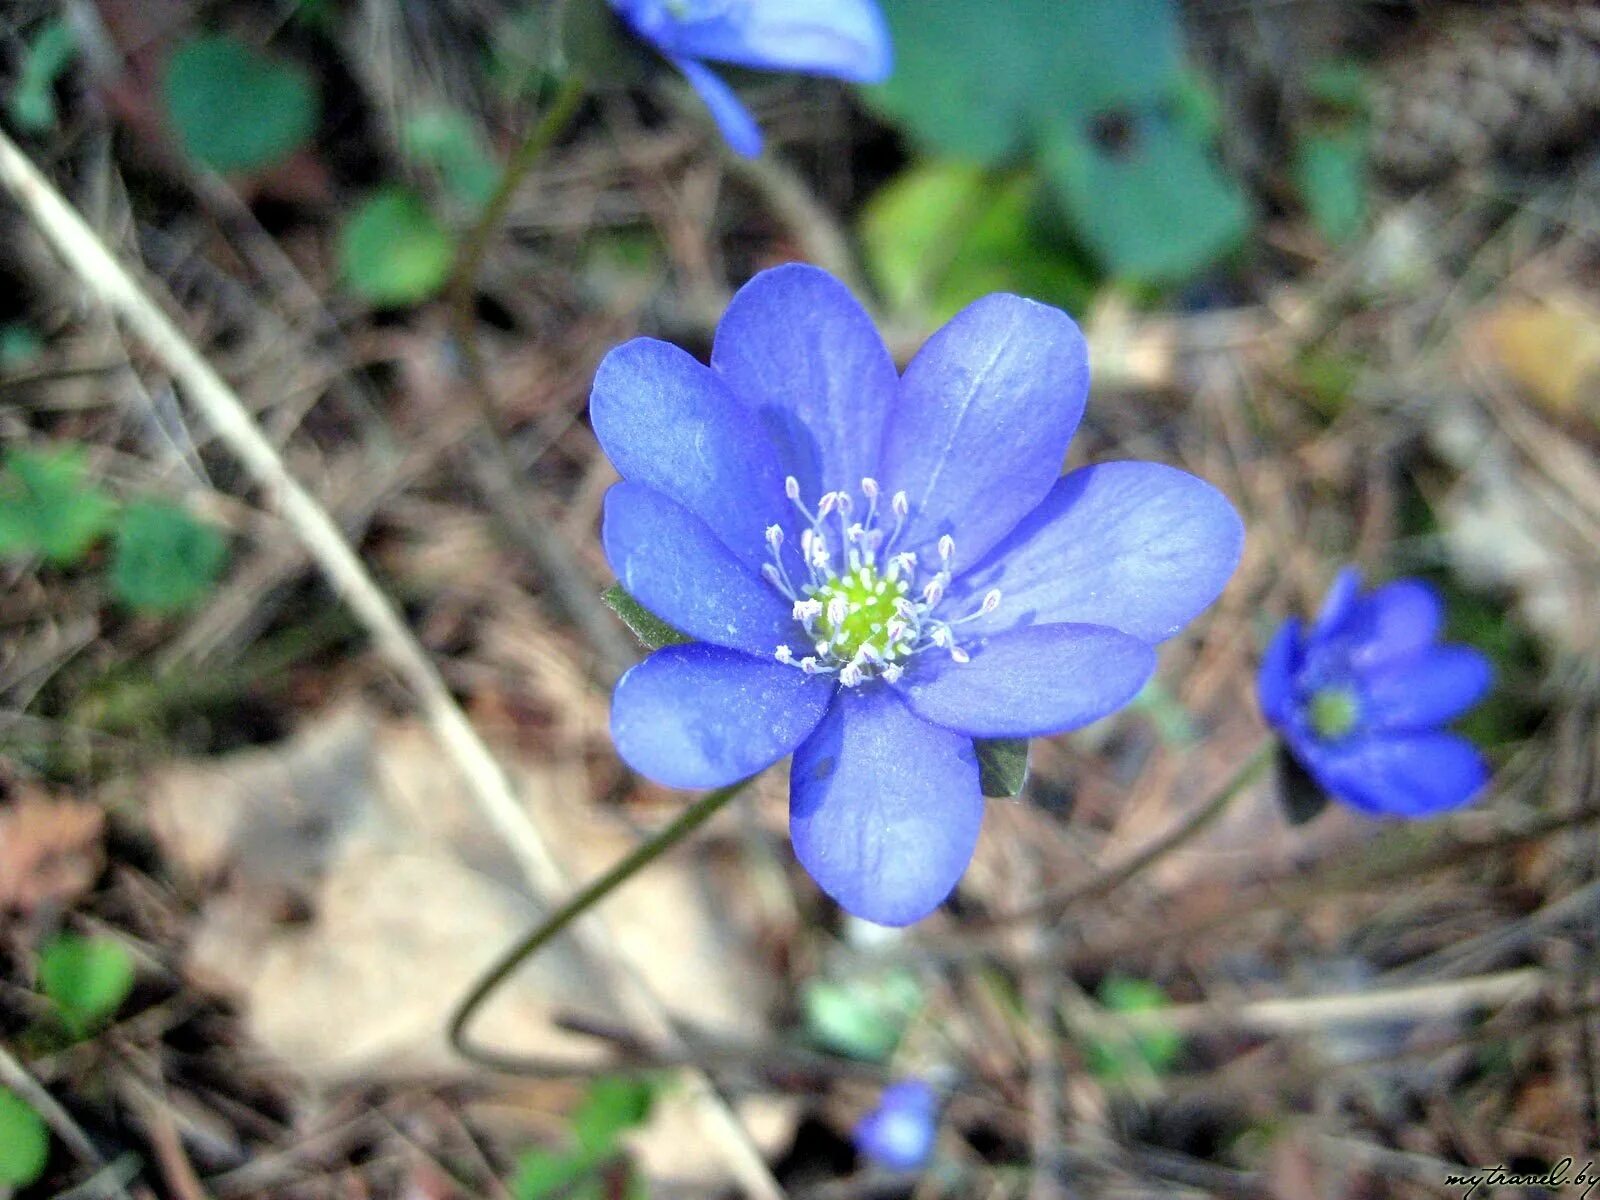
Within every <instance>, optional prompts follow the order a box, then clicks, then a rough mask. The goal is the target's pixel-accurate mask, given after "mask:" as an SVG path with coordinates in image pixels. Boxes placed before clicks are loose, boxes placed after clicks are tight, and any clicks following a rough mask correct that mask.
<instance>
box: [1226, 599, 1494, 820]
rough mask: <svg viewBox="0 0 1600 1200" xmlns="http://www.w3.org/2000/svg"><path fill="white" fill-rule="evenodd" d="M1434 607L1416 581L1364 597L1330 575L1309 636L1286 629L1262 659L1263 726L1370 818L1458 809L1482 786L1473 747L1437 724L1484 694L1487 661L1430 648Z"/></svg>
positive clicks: (1483, 775) (1289, 625)
mask: <svg viewBox="0 0 1600 1200" xmlns="http://www.w3.org/2000/svg"><path fill="white" fill-rule="evenodd" d="M1443 611H1444V610H1443V606H1442V605H1441V603H1440V601H1439V596H1438V593H1436V592H1435V591H1434V590H1433V588H1431V587H1430V586H1429V585H1427V584H1426V583H1423V582H1422V581H1421V580H1418V579H1401V580H1398V581H1396V582H1394V583H1390V584H1386V585H1384V586H1383V587H1380V588H1378V589H1376V590H1375V591H1372V592H1370V593H1367V594H1365V595H1362V594H1361V576H1360V574H1359V573H1358V572H1357V571H1355V570H1354V569H1353V568H1347V569H1346V570H1344V571H1342V572H1340V574H1339V577H1338V579H1337V580H1335V581H1334V584H1333V588H1332V589H1331V590H1330V591H1329V592H1328V598H1327V599H1326V600H1325V601H1324V602H1323V605H1322V612H1321V613H1320V614H1318V616H1317V619H1316V621H1315V622H1313V623H1312V625H1311V626H1310V628H1309V629H1304V630H1302V628H1301V623H1300V621H1299V620H1297V619H1295V618H1291V619H1289V620H1288V621H1286V622H1284V625H1283V628H1282V629H1280V630H1279V631H1278V634H1277V636H1276V637H1275V638H1274V639H1273V641H1272V644H1271V645H1270V646H1269V647H1268V648H1267V653H1266V656H1265V657H1264V659H1263V660H1262V663H1261V672H1260V677H1259V680H1258V684H1257V691H1258V693H1259V696H1260V700H1261V711H1262V713H1263V714H1264V715H1265V717H1266V719H1267V721H1268V723H1270V724H1271V725H1272V726H1273V727H1274V728H1275V729H1277V730H1278V731H1279V732H1280V733H1281V734H1282V735H1283V738H1284V740H1285V742H1287V744H1288V747H1289V751H1290V753H1292V754H1293V755H1294V756H1295V758H1296V759H1298V760H1299V762H1300V764H1301V765H1302V766H1303V767H1305V769H1306V770H1307V771H1308V772H1310V774H1311V776H1312V778H1313V779H1315V780H1316V781H1317V783H1318V784H1319V785H1320V786H1321V787H1322V789H1323V790H1324V791H1326V792H1327V793H1328V794H1329V795H1331V796H1333V797H1335V798H1336V799H1338V800H1341V801H1343V802H1344V803H1346V804H1348V805H1350V806H1351V807H1352V808H1357V809H1360V810H1361V811H1362V812H1365V813H1370V814H1371V815H1373V816H1391V817H1427V816H1432V815H1433V814H1435V813H1439V812H1444V811H1446V810H1448V809H1452V808H1459V807H1460V806H1461V805H1463V804H1465V803H1467V801H1469V800H1471V799H1472V798H1473V796H1474V795H1476V794H1477V793H1478V791H1479V790H1480V789H1482V787H1483V785H1484V784H1485V783H1486V782H1487V781H1488V777H1489V773H1488V768H1487V767H1486V766H1485V764H1484V761H1483V756H1482V755H1480V754H1479V753H1478V751H1477V750H1476V749H1475V748H1474V747H1473V745H1472V743H1470V742H1468V741H1467V740H1466V739H1465V738H1462V737H1458V736H1456V735H1455V734H1451V733H1443V732H1441V731H1440V730H1441V727H1442V726H1443V725H1445V724H1446V723H1448V722H1449V721H1452V720H1454V719H1455V718H1456V717H1458V716H1460V715H1461V714H1462V713H1464V712H1466V711H1467V709H1469V708H1471V707H1472V706H1473V705H1474V704H1476V703H1477V702H1478V701H1479V700H1480V699H1482V697H1483V694H1484V693H1485V692H1486V691H1487V690H1488V689H1489V684H1490V680H1491V678H1492V674H1493V672H1492V670H1491V668H1490V666H1489V660H1488V659H1487V658H1485V657H1484V656H1483V655H1482V654H1479V653H1478V652H1477V651H1476V650H1473V649H1471V648H1470V647H1467V646H1445V645H1440V644H1439V641H1438V638H1439V630H1440V626H1441V625H1442V623H1443Z"/></svg>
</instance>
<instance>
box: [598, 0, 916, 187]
mask: <svg viewBox="0 0 1600 1200" xmlns="http://www.w3.org/2000/svg"><path fill="white" fill-rule="evenodd" d="M610 3H611V7H612V8H614V9H616V11H617V12H618V13H619V14H620V15H621V17H622V19H623V20H624V21H626V22H627V24H628V26H629V28H631V29H632V30H633V31H634V33H636V34H638V35H639V37H641V38H643V39H644V40H645V41H646V42H648V43H650V45H652V46H654V47H655V48H656V49H657V50H658V51H660V53H661V55H662V56H663V57H664V58H666V59H667V60H668V61H669V62H670V63H672V65H673V66H675V67H677V68H678V70H680V71H682V72H683V74H684V76H685V77H686V78H687V79H688V80H689V82H690V83H691V84H692V85H693V86H694V90H695V91H697V92H699V93H700V98H701V99H702V100H704V101H705V102H706V107H708V108H709V109H710V110H711V115H712V116H713V117H715V118H716V121H717V125H718V127H719V128H720V129H721V130H722V136H723V137H725V138H726V139H727V140H728V144H729V145H730V146H732V147H733V148H734V149H735V150H736V151H738V152H739V153H740V154H743V155H745V156H746V157H749V158H753V157H755V156H756V155H758V154H760V153H761V130H760V129H759V128H758V127H757V126H756V122H755V118H754V117H752V116H751V115H750V111H749V110H748V109H747V108H745V106H744V105H743V104H741V103H740V101H739V98H738V97H737V96H735V95H734V93H733V89H731V88H730V87H728V85H727V84H726V83H724V82H723V81H722V80H721V79H720V78H719V77H718V76H717V75H716V74H715V73H714V72H713V71H711V70H710V69H709V68H707V67H706V66H705V63H704V62H703V61H702V60H710V61H711V62H721V63H729V64H731V65H733V66H736V67H754V68H757V69H759V70H763V71H798V72H800V73H801V74H804V75H827V76H831V77H833V78H836V79H848V80H850V81H851V82H854V83H882V82H883V81H884V80H885V79H887V78H888V77H889V72H890V70H891V69H892V67H893V52H892V50H891V47H890V44H889V27H888V25H887V24H886V23H885V22H884V19H883V14H882V13H881V12H880V11H879V10H878V6H877V4H876V2H875V0H610Z"/></svg>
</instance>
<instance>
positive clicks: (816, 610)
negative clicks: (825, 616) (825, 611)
mask: <svg viewBox="0 0 1600 1200" xmlns="http://www.w3.org/2000/svg"><path fill="white" fill-rule="evenodd" d="M821 615H822V601H820V600H796V601H795V602H794V619H795V620H796V621H805V622H810V621H815V620H816V619H817V618H818V617H820V616H821Z"/></svg>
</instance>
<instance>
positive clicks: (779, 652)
mask: <svg viewBox="0 0 1600 1200" xmlns="http://www.w3.org/2000/svg"><path fill="white" fill-rule="evenodd" d="M772 657H773V658H775V659H777V660H778V661H779V662H781V663H782V664H783V665H784V666H786V667H788V666H793V665H794V651H793V650H790V649H789V647H787V646H779V647H778V648H777V649H776V650H774V651H773V652H772Z"/></svg>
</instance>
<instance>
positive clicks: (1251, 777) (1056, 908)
mask: <svg viewBox="0 0 1600 1200" xmlns="http://www.w3.org/2000/svg"><path fill="white" fill-rule="evenodd" d="M1277 747H1278V740H1277V739H1276V738H1271V737H1269V738H1267V739H1266V740H1265V741H1264V742H1262V743H1261V745H1260V746H1258V747H1257V748H1256V750H1255V752H1254V753H1253V754H1251V755H1250V757H1249V758H1247V759H1246V760H1245V762H1244V765H1243V766H1241V767H1240V768H1239V769H1238V770H1237V771H1236V772H1234V774H1233V778H1231V779H1229V780H1228V782H1227V783H1225V784H1223V785H1222V788H1221V789H1220V790H1219V791H1218V792H1217V794H1216V795H1214V796H1212V797H1211V799H1209V800H1207V801H1206V802H1205V803H1204V804H1203V805H1201V806H1200V807H1199V808H1197V809H1195V810H1194V812H1192V813H1191V814H1189V816H1188V817H1186V818H1184V820H1183V822H1182V823H1181V824H1178V825H1176V826H1174V827H1173V828H1172V829H1169V830H1168V831H1167V832H1166V833H1164V834H1162V835H1161V836H1160V837H1158V838H1156V840H1155V841H1153V842H1151V843H1150V844H1149V845H1147V846H1144V847H1141V848H1140V849H1139V850H1137V851H1135V852H1134V853H1133V854H1132V855H1131V856H1130V857H1128V858H1127V859H1125V860H1124V861H1122V862H1120V863H1118V864H1117V865H1116V866H1114V867H1110V868H1108V869H1106V870H1105V871H1103V872H1101V873H1100V874H1098V875H1096V876H1095V877H1094V878H1093V879H1090V880H1087V881H1086V882H1084V883H1081V884H1079V885H1078V886H1076V887H1073V888H1068V889H1067V890H1065V891H1061V892H1056V893H1055V894H1054V895H1050V896H1046V897H1045V898H1044V899H1042V900H1039V901H1037V902H1036V903H1034V904H1030V905H1029V906H1028V907H1027V908H1024V909H1019V910H1017V911H1016V912H1009V913H1002V914H1000V915H999V916H997V917H995V918H994V919H993V920H992V921H988V922H985V923H984V924H985V926H986V927H988V928H995V927H998V926H1003V925H1010V924H1013V923H1015V922H1020V921H1032V920H1038V919H1040V918H1043V919H1046V920H1055V919H1059V918H1060V917H1062V916H1064V915H1066V912H1067V910H1068V909H1070V908H1072V907H1073V906H1074V905H1076V904H1080V903H1082V902H1083V901H1085V900H1096V899H1100V898H1101V897H1104V896H1106V895H1108V894H1110V893H1111V892H1114V891H1115V890H1116V889H1117V888H1119V887H1121V886H1122V885H1123V884H1125V883H1127V882H1128V881H1129V880H1130V879H1132V878H1134V876H1136V875H1139V874H1140V873H1141V872H1143V871H1145V870H1147V869H1149V868H1150V867H1151V866H1153V865H1154V864H1155V863H1157V862H1159V861H1160V860H1161V859H1163V858H1165V857H1166V856H1167V855H1169V854H1171V853H1172V852H1173V851H1174V850H1178V849H1180V848H1182V847H1183V846H1186V845H1187V844H1188V843H1189V842H1191V841H1193V840H1194V839H1195V838H1196V837H1197V836H1198V835H1199V834H1201V833H1202V832H1204V831H1205V829H1206V828H1207V827H1208V826H1209V825H1210V824H1211V823H1212V822H1213V821H1215V820H1216V819H1217V818H1218V817H1220V816H1221V815H1222V814H1223V813H1224V812H1225V811H1227V808H1228V805H1230V804H1232V803H1233V801H1234V799H1235V798H1236V797H1237V796H1238V795H1239V793H1240V792H1242V791H1244V790H1245V789H1246V788H1247V787H1249V786H1250V785H1251V784H1252V783H1254V782H1255V781H1256V778H1257V777H1258V776H1259V775H1260V774H1261V772H1262V771H1264V770H1266V768H1267V766H1268V764H1269V763H1271V762H1272V758H1273V753H1274V751H1276V749H1277Z"/></svg>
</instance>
